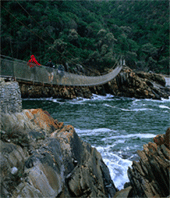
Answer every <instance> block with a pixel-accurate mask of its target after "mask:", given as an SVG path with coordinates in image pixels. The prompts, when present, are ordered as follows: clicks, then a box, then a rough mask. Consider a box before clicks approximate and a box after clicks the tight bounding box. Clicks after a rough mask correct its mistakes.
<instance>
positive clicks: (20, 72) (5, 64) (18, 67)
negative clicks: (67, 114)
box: [0, 57, 122, 86]
mask: <svg viewBox="0 0 170 198" xmlns="http://www.w3.org/2000/svg"><path fill="white" fill-rule="evenodd" d="M121 69H122V66H117V67H116V68H115V69H113V70H112V71H111V72H110V73H108V74H105V75H101V76H84V75H77V74H73V73H68V72H61V73H59V71H58V70H57V69H53V68H49V67H45V66H35V67H34V68H30V67H29V66H28V65H27V62H25V61H21V60H18V59H14V60H12V59H11V60H10V59H7V58H2V57H1V71H0V74H1V77H13V78H15V79H16V80H22V81H24V82H34V83H44V84H49V85H64V86H96V85H102V84H105V83H107V82H109V81H111V80H112V79H113V78H115V77H116V76H117V75H118V74H119V72H120V71H121Z"/></svg>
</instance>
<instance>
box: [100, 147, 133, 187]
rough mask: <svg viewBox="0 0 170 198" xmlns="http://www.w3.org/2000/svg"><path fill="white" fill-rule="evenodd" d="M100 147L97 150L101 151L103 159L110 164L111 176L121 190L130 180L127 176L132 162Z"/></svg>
mask: <svg viewBox="0 0 170 198" xmlns="http://www.w3.org/2000/svg"><path fill="white" fill-rule="evenodd" d="M100 148H102V147H100ZM100 148H99V147H97V150H98V151H99V152H100V153H101V155H102V158H103V161H104V162H105V164H106V165H107V166H108V168H109V171H110V175H111V178H112V180H113V182H114V184H115V186H116V187H117V188H118V189H119V190H121V189H123V187H124V184H125V183H126V182H128V181H129V179H128V176H127V169H128V167H130V166H131V165H132V162H131V161H130V160H127V159H122V158H121V157H119V156H118V155H115V154H114V153H110V152H106V151H105V150H103V149H100Z"/></svg>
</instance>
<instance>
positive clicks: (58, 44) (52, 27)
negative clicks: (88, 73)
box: [1, 0, 169, 73]
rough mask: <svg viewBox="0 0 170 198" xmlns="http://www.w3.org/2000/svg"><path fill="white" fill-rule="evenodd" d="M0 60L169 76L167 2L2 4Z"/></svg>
mask: <svg viewBox="0 0 170 198" xmlns="http://www.w3.org/2000/svg"><path fill="white" fill-rule="evenodd" d="M1 54H3V55H6V56H11V57H14V58H18V59H23V60H26V61H27V60H28V59H29V58H30V55H31V54H34V55H35V56H36V58H37V60H38V62H40V63H41V64H45V63H46V61H47V60H48V59H49V58H51V59H52V60H53V62H55V63H56V64H60V63H63V64H65V63H68V65H69V67H70V68H74V66H75V64H81V65H83V66H85V67H93V68H96V69H99V70H101V71H103V70H104V69H105V68H106V67H112V66H113V65H114V63H115V61H116V58H117V57H118V56H119V55H122V56H123V57H124V58H125V60H126V64H127V65H128V66H129V67H131V68H133V69H140V70H145V71H154V72H161V73H168V72H169V1H168V0H165V1H164V0H161V1H157V0H155V1H146V0H145V1H133V0H131V1H90V0H88V1H17V0H11V1H1Z"/></svg>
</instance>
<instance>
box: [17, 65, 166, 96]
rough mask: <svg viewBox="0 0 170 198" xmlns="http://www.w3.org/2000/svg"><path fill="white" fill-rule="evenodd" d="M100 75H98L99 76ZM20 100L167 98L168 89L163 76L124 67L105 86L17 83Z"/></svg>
mask: <svg viewBox="0 0 170 198" xmlns="http://www.w3.org/2000/svg"><path fill="white" fill-rule="evenodd" d="M99 75H100V74H99ZM19 86H20V90H21V96H22V98H29V97H30V98H42V97H53V98H66V99H73V98H76V97H83V98H90V97H91V96H92V94H93V93H94V94H99V95H106V93H110V94H113V95H114V96H124V97H134V98H150V99H158V100H160V99H161V98H168V97H169V96H170V88H169V87H167V86H166V81H165V78H164V76H163V75H161V74H155V73H145V72H139V71H138V72H135V71H133V70H131V69H130V68H128V67H124V68H123V69H122V71H121V72H120V73H119V75H118V76H117V77H116V78H115V79H113V80H112V81H110V82H108V83H106V84H105V85H101V86H95V87H67V86H65V87H63V86H46V85H44V86H42V85H38V84H37V85H35V84H34V85H33V84H32V85H31V84H25V83H23V82H19Z"/></svg>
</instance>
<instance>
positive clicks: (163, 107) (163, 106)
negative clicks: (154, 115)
mask: <svg viewBox="0 0 170 198" xmlns="http://www.w3.org/2000/svg"><path fill="white" fill-rule="evenodd" d="M159 107H160V108H162V109H170V107H167V106H165V105H159Z"/></svg>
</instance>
